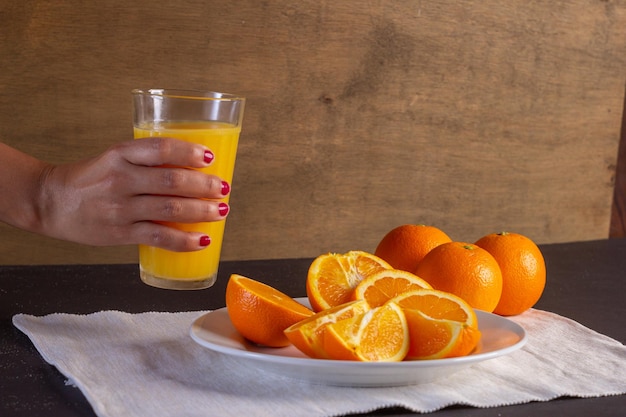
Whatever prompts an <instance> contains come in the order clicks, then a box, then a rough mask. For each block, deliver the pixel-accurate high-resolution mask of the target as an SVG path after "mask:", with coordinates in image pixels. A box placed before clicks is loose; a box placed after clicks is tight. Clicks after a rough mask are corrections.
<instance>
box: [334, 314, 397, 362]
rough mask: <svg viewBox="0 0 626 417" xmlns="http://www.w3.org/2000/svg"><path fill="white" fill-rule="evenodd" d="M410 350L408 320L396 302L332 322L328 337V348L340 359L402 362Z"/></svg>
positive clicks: (335, 357)
mask: <svg viewBox="0 0 626 417" xmlns="http://www.w3.org/2000/svg"><path fill="white" fill-rule="evenodd" d="M408 349H409V329H408V325H407V321H406V318H405V316H404V313H403V311H402V309H401V308H400V307H399V306H398V305H397V304H395V303H393V302H389V303H386V304H384V305H383V306H381V307H376V308H373V309H371V310H369V311H367V312H365V313H362V314H359V315H356V316H354V317H351V318H349V319H345V320H341V321H338V322H336V323H333V324H329V325H328V326H327V328H326V334H325V337H324V351H325V352H326V354H327V355H328V357H329V358H331V359H337V360H349V361H363V362H398V361H401V360H403V359H404V357H405V356H406V354H407V352H408Z"/></svg>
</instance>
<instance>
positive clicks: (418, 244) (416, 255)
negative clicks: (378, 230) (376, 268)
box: [374, 224, 451, 272]
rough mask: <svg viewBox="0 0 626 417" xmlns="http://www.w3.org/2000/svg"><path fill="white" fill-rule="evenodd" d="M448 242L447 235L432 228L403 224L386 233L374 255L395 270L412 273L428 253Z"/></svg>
mask: <svg viewBox="0 0 626 417" xmlns="http://www.w3.org/2000/svg"><path fill="white" fill-rule="evenodd" d="M450 241H451V239H450V237H449V236H448V235H447V234H445V233H444V232H443V231H442V230H440V229H438V228H436V227H434V226H425V225H420V224H405V225H402V226H398V227H396V228H395V229H392V230H391V231H390V232H389V233H387V234H386V235H385V236H384V237H383V238H382V240H381V241H380V243H379V244H378V246H377V247H376V250H375V251H374V255H376V256H378V257H380V258H382V259H384V260H385V261H387V262H388V263H389V264H390V265H391V266H392V267H393V268H395V269H402V270H404V271H409V272H414V271H415V269H416V268H417V264H418V263H419V262H420V261H421V260H422V259H423V258H424V256H426V254H427V253H428V252H430V251H431V250H432V249H434V248H435V247H437V246H439V245H441V244H442V243H446V242H450Z"/></svg>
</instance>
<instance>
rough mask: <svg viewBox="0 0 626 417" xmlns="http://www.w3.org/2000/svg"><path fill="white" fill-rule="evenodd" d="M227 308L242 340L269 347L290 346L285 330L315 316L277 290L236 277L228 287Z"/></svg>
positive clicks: (231, 279) (232, 277)
mask: <svg viewBox="0 0 626 417" xmlns="http://www.w3.org/2000/svg"><path fill="white" fill-rule="evenodd" d="M226 309H227V311H228V316H229V317H230V321H231V322H232V323H233V326H234V327H235V329H237V331H238V332H239V333H241V335H242V336H243V337H245V338H246V339H248V340H250V341H252V342H254V343H258V344H260V345H265V346H270V347H282V346H287V345H289V339H287V336H285V334H284V330H285V329H286V328H287V327H289V326H291V325H292V324H294V323H296V322H298V321H300V320H303V319H305V318H307V317H309V316H312V315H313V314H314V313H313V311H311V310H310V309H308V308H307V307H305V306H303V305H302V304H300V303H298V302H297V301H296V300H294V299H293V298H291V297H289V296H288V295H286V294H283V293H282V292H280V291H278V290H277V289H275V288H273V287H271V286H269V285H267V284H263V283H262V282H259V281H255V280H253V279H250V278H246V277H243V276H241V275H237V274H233V275H231V276H230V279H229V280H228V284H227V285H226Z"/></svg>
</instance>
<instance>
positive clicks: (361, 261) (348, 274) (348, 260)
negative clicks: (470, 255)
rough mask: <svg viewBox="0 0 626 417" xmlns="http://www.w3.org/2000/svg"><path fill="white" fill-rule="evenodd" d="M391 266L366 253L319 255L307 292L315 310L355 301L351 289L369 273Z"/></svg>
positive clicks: (309, 273) (310, 273)
mask: <svg viewBox="0 0 626 417" xmlns="http://www.w3.org/2000/svg"><path fill="white" fill-rule="evenodd" d="M384 269H391V266H390V265H389V264H388V263H387V262H385V261H383V260H382V259H380V258H379V257H377V256H374V255H372V254H370V253H367V252H361V251H351V252H348V253H345V254H336V253H328V254H325V255H320V256H318V257H317V258H316V259H315V260H314V261H313V262H312V263H311V266H310V267H309V272H308V274H307V281H306V292H307V296H308V297H309V301H310V303H311V306H312V307H313V310H315V311H322V310H326V309H327V308H330V307H334V306H337V305H340V304H345V303H347V302H348V301H352V292H353V291H354V288H355V287H356V286H357V284H358V283H359V282H361V281H362V280H363V279H364V278H367V277H368V276H370V275H372V274H374V273H376V272H378V271H381V270H384Z"/></svg>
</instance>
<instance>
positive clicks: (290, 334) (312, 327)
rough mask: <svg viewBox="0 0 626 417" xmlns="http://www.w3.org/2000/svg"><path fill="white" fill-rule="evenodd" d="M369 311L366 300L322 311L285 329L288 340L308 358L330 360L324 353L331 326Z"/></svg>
mask: <svg viewBox="0 0 626 417" xmlns="http://www.w3.org/2000/svg"><path fill="white" fill-rule="evenodd" d="M367 310H369V306H368V305H367V302H366V301H364V300H358V301H351V302H349V303H346V304H341V305H338V306H335V307H331V308H329V309H326V310H322V311H320V312H319V313H316V314H315V315H313V316H311V317H308V318H306V319H304V320H301V321H299V322H298V323H296V324H294V325H292V326H289V327H288V328H287V329H285V335H286V336H287V339H289V341H291V343H293V345H294V346H295V347H297V348H298V349H299V350H300V351H302V352H303V353H304V354H306V355H307V356H310V357H312V358H317V359H328V355H327V354H326V352H325V351H324V335H325V334H326V328H327V326H328V325H329V324H332V323H336V322H338V321H341V320H345V319H348V318H350V317H354V316H358V315H361V314H363V313H365V312H366V311H367Z"/></svg>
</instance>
